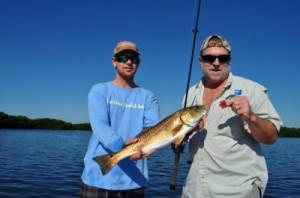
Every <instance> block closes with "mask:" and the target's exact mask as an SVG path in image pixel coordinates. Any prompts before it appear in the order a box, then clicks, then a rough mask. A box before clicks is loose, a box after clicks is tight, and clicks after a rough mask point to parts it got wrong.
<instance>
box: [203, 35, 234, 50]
mask: <svg viewBox="0 0 300 198" xmlns="http://www.w3.org/2000/svg"><path fill="white" fill-rule="evenodd" d="M209 47H224V48H225V49H227V50H228V51H229V53H230V52H231V48H230V45H229V42H228V41H227V39H226V38H224V37H223V36H220V35H217V34H213V35H211V36H209V37H207V38H206V39H205V40H204V41H203V43H202V45H201V48H200V53H202V51H203V50H205V49H207V48H209Z"/></svg>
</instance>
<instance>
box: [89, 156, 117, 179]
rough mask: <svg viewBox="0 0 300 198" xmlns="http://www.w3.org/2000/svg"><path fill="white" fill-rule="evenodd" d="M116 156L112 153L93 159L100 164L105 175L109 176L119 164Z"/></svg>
mask: <svg viewBox="0 0 300 198" xmlns="http://www.w3.org/2000/svg"><path fill="white" fill-rule="evenodd" d="M115 156H116V155H115V153H111V154H107V155H101V156H96V157H94V158H93V160H95V161H96V162H97V163H98V164H99V166H100V168H101V172H102V174H103V175H105V174H107V173H108V172H109V171H110V170H111V169H112V168H113V167H114V166H115V165H116V164H117V163H118V159H117V158H116V157H115Z"/></svg>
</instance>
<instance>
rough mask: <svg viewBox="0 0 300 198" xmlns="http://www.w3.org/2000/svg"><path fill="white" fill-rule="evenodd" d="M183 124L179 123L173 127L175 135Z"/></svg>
mask: <svg viewBox="0 0 300 198" xmlns="http://www.w3.org/2000/svg"><path fill="white" fill-rule="evenodd" d="M182 126H183V124H179V125H178V126H176V127H175V128H173V129H172V132H173V135H176V133H178V132H179V131H180V130H181V127H182Z"/></svg>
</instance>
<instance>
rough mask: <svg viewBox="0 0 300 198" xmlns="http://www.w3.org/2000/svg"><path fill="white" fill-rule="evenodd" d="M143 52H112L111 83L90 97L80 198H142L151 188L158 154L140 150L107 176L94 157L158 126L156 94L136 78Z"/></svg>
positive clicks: (121, 46)
mask: <svg viewBox="0 0 300 198" xmlns="http://www.w3.org/2000/svg"><path fill="white" fill-rule="evenodd" d="M139 55H140V54H139V49H138V47H137V45H136V44H135V43H133V42H130V41H122V42H120V43H118V45H117V46H116V47H115V49H114V56H113V58H112V64H113V66H114V67H115V69H116V76H115V79H114V80H113V81H110V82H106V83H99V84H96V85H94V86H93V87H92V89H91V90H90V92H89V95H88V109H89V117H90V123H91V126H92V130H93V133H92V135H91V138H90V142H89V145H88V149H87V152H86V155H85V157H84V164H85V168H84V171H83V174H82V184H81V189H80V197H144V188H145V187H147V186H148V185H149V183H148V167H147V159H146V157H148V156H149V155H151V154H152V153H153V152H154V151H151V152H149V153H147V154H143V153H142V152H141V149H139V151H138V152H137V153H136V154H134V155H132V156H131V157H129V158H126V159H124V160H122V161H121V162H119V163H118V164H117V165H116V166H115V167H114V168H113V169H112V170H111V171H110V172H109V173H107V174H106V175H103V174H102V172H101V170H100V167H99V165H98V164H97V163H96V161H94V160H93V157H95V156H99V155H104V154H108V153H112V152H116V151H119V150H120V149H121V148H122V146H124V145H126V144H130V143H133V142H135V141H136V139H134V137H135V136H136V135H138V133H140V132H141V131H142V130H143V129H144V128H146V127H150V126H153V125H155V124H157V123H158V122H159V119H160V118H159V107H158V101H157V98H156V97H155V96H154V94H153V93H152V92H151V91H149V90H146V89H144V88H141V87H139V86H138V85H137V84H136V83H135V82H134V76H135V73H136V71H137V69H138V66H139V64H140V62H141V61H140V57H139Z"/></svg>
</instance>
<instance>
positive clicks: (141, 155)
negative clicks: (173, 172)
mask: <svg viewBox="0 0 300 198" xmlns="http://www.w3.org/2000/svg"><path fill="white" fill-rule="evenodd" d="M137 142H138V138H131V139H129V140H127V142H126V143H125V146H128V145H130V144H134V143H137ZM155 151H156V150H155V149H152V150H150V151H149V152H147V153H143V151H142V146H141V145H139V144H137V152H136V153H134V154H133V155H131V156H130V157H129V158H130V159H131V160H139V159H142V158H146V157H149V156H151V155H152V154H153V153H154V152H155Z"/></svg>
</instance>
